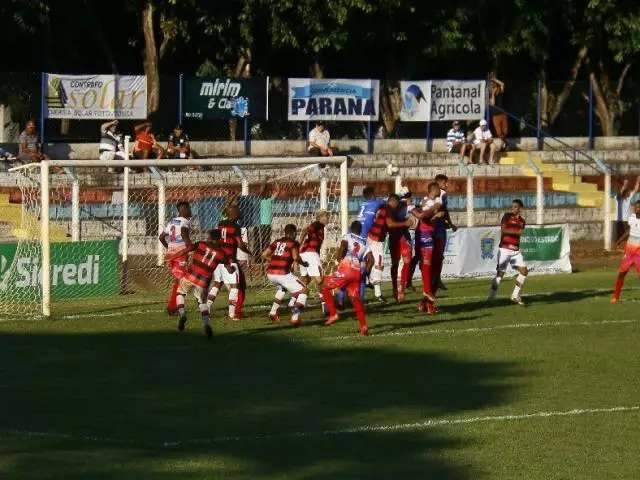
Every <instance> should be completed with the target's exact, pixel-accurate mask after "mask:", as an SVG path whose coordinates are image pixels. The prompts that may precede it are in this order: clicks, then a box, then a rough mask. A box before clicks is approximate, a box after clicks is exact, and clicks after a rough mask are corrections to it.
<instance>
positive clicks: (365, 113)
mask: <svg viewBox="0 0 640 480" xmlns="http://www.w3.org/2000/svg"><path fill="white" fill-rule="evenodd" d="M379 101H380V82H379V81H378V80H348V79H315V78H290V79H289V114H288V118H289V120H334V121H353V120H356V121H358V120H359V121H367V120H377V119H378V108H379Z"/></svg>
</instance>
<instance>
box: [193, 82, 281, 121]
mask: <svg viewBox="0 0 640 480" xmlns="http://www.w3.org/2000/svg"><path fill="white" fill-rule="evenodd" d="M268 85H269V83H268V79H267V78H249V79H245V78H241V79H236V78H227V77H218V78H204V77H185V78H184V79H183V105H182V109H183V116H184V118H189V119H191V118H192V119H197V120H210V119H230V118H244V117H250V118H255V119H261V120H263V119H268V103H267V102H268V93H267V88H268Z"/></svg>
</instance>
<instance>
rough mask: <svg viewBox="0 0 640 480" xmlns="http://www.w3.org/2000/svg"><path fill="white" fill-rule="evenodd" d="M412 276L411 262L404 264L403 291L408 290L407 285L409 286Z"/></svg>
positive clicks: (402, 274)
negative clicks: (410, 276)
mask: <svg viewBox="0 0 640 480" xmlns="http://www.w3.org/2000/svg"><path fill="white" fill-rule="evenodd" d="M410 274H411V261H408V262H404V263H403V264H402V270H401V271H400V285H401V287H400V288H402V291H405V290H406V289H407V285H409V275H410Z"/></svg>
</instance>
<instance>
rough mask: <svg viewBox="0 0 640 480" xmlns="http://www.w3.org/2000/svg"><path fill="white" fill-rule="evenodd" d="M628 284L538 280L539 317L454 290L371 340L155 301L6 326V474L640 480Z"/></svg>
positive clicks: (0, 345) (636, 328)
mask: <svg viewBox="0 0 640 480" xmlns="http://www.w3.org/2000/svg"><path fill="white" fill-rule="evenodd" d="M613 278H614V272H613V270H602V269H600V270H592V271H587V272H583V273H577V274H573V275H558V276H550V277H533V278H531V279H530V281H529V282H528V284H527V285H526V287H525V292H524V293H525V299H526V301H527V302H528V306H527V307H524V308H523V307H518V306H513V305H510V304H509V303H508V302H507V301H506V299H507V298H508V294H509V293H510V290H511V288H512V283H511V282H510V281H509V282H505V283H503V286H502V288H501V292H500V293H501V299H499V300H497V301H496V302H495V303H494V304H492V305H491V306H488V305H487V304H486V303H485V302H484V299H485V297H486V293H487V288H488V282H487V281H486V280H482V281H457V282H450V283H449V287H450V288H449V290H448V291H447V292H443V297H442V300H441V302H440V305H441V309H442V313H441V314H440V315H438V316H436V317H432V318H429V317H426V316H424V315H423V314H419V313H418V312H417V308H416V304H417V301H416V299H417V296H415V295H414V296H412V297H411V298H410V300H409V301H408V302H407V303H405V304H402V305H388V306H386V307H378V306H370V310H369V324H370V332H371V336H369V337H368V338H361V337H359V336H358V335H357V333H356V322H355V321H354V320H353V318H352V317H351V316H350V314H345V315H344V317H343V318H344V320H342V321H341V322H340V323H338V324H336V325H334V326H332V327H323V326H321V318H320V313H319V311H318V310H317V309H312V310H310V311H308V312H307V314H306V317H305V320H306V324H305V326H304V327H303V328H300V329H295V330H294V329H291V328H288V326H287V325H286V323H285V322H283V324H282V325H275V326H274V325H269V324H267V322H266V321H265V319H264V315H265V312H264V311H262V312H259V311H258V310H257V309H254V310H253V311H251V314H250V316H249V318H248V319H247V320H246V321H243V322H241V323H239V324H236V323H233V324H232V323H230V322H224V321H221V320H218V319H216V320H215V321H214V331H215V338H214V340H213V341H212V342H207V341H206V340H205V338H204V337H203V336H202V332H201V327H200V322H199V319H198V318H197V317H196V315H194V313H193V310H194V309H193V308H192V313H191V320H190V323H189V325H188V329H187V332H185V333H183V334H178V332H177V331H176V330H175V319H168V317H167V316H166V315H164V314H162V313H159V312H160V310H161V308H162V305H161V304H159V303H154V302H153V301H151V300H149V301H148V302H147V303H146V304H145V305H140V304H131V305H130V306H127V305H128V304H127V303H126V299H125V303H123V304H120V305H119V306H117V307H115V308H111V307H109V306H108V305H106V304H103V305H101V306H98V305H93V306H92V305H91V304H88V305H87V306H85V307H83V308H81V309H79V310H80V311H78V312H75V313H82V315H80V316H78V317H65V316H64V315H60V316H59V317H58V319H57V320H50V321H32V322H25V321H22V322H20V321H7V322H0V406H1V412H2V414H1V415H2V416H1V420H0V478H2V479H19V480H27V479H65V480H76V479H91V480H97V479H119V480H124V479H132V480H133V479H136V480H138V479H160V480H190V479H256V478H260V479H263V478H264V479H320V480H322V479H327V480H328V479H331V480H335V479H340V480H342V479H396V478H398V479H496V478H518V479H545V480H546V479H577V478H593V479H613V478H616V479H621V478H624V479H638V478H640V355H639V352H640V350H639V348H640V347H639V345H640V314H639V313H638V306H639V305H640V303H639V301H640V288H639V287H640V284H639V283H638V281H637V279H636V278H633V277H632V276H631V275H630V276H629V279H628V282H627V283H628V289H627V290H625V291H624V292H623V301H622V303H620V304H618V305H609V303H608V300H609V295H610V287H611V284H612V282H613ZM219 301H220V300H219ZM218 306H219V307H221V306H222V302H220V303H219V304H218ZM98 307H99V308H98ZM94 308H95V309H96V310H94V311H96V314H95V315H93V316H92V315H91V314H90V313H89V312H90V311H91V309H94ZM84 310H88V312H85V311H84ZM98 310H99V311H98ZM144 310H151V312H147V313H145V312H144ZM219 311H220V308H219ZM67 313H74V312H73V309H70V308H67Z"/></svg>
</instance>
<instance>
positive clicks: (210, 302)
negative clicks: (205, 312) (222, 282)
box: [207, 285, 220, 309]
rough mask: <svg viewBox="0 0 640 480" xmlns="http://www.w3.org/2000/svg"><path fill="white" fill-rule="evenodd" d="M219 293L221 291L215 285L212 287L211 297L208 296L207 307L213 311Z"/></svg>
mask: <svg viewBox="0 0 640 480" xmlns="http://www.w3.org/2000/svg"><path fill="white" fill-rule="evenodd" d="M219 291H220V289H219V288H218V287H216V286H215V285H214V286H213V287H211V290H209V295H208V296H207V306H208V307H209V309H211V306H212V305H213V302H215V301H216V297H217V296H218V292H219Z"/></svg>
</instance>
